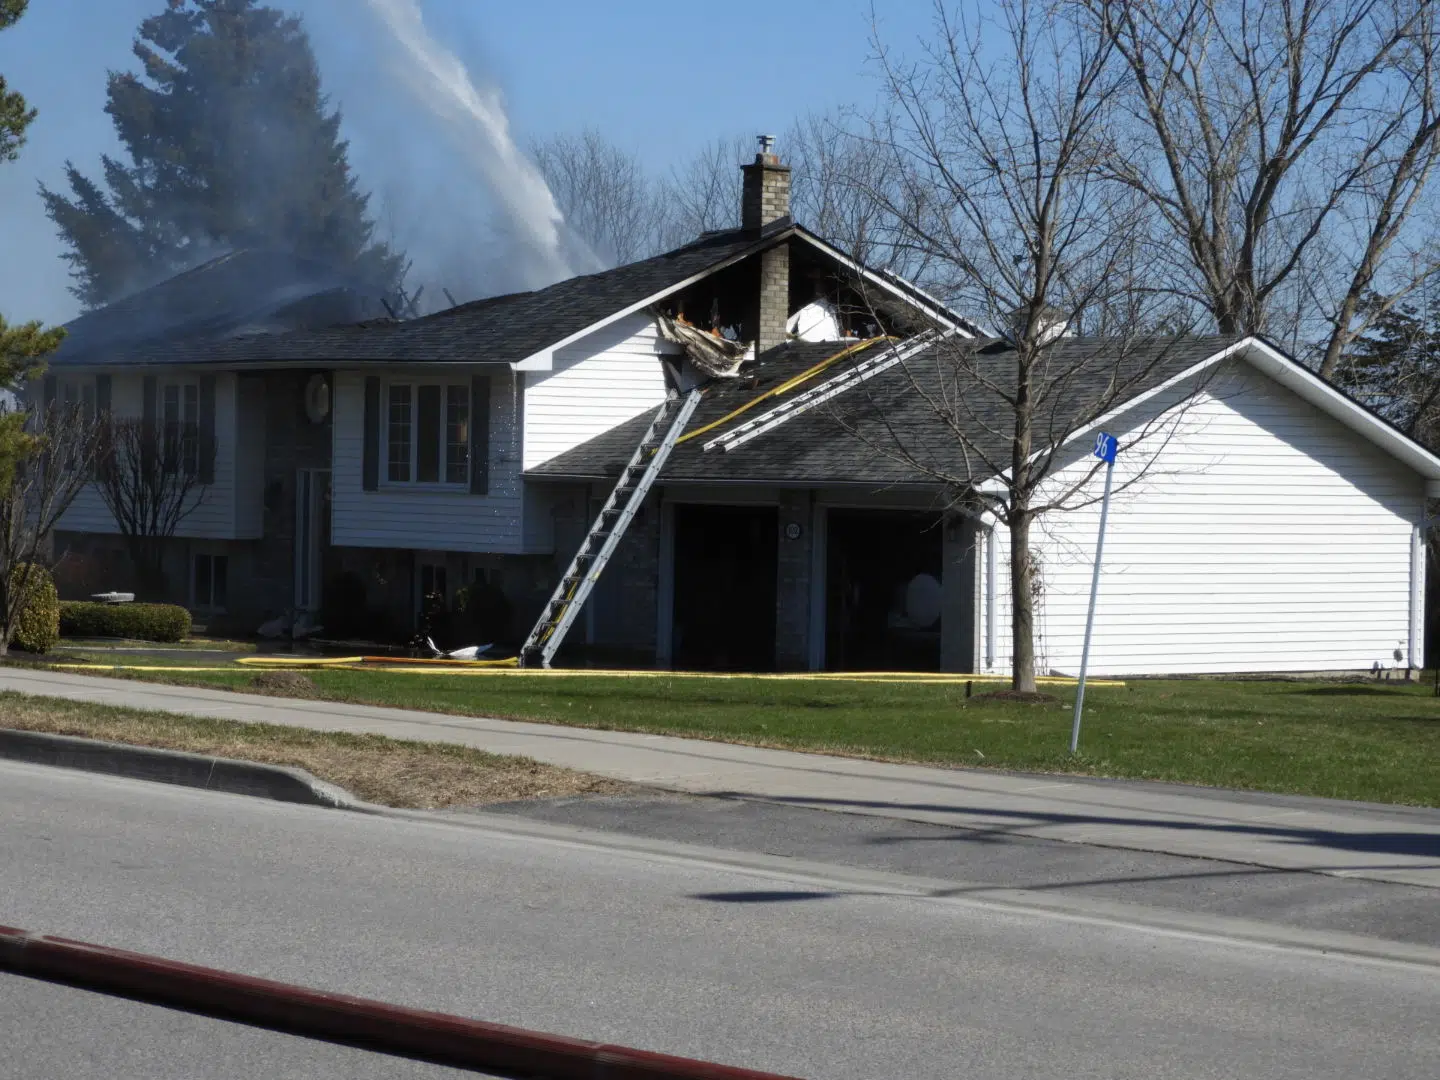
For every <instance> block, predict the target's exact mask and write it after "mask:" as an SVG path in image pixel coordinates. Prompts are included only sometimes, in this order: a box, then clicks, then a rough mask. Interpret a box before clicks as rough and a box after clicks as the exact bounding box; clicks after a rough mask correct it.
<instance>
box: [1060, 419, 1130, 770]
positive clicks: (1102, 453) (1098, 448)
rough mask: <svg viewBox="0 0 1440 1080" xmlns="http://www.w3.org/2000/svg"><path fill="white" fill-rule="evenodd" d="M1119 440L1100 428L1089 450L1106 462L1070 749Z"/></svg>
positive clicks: (1076, 741) (1076, 737)
mask: <svg viewBox="0 0 1440 1080" xmlns="http://www.w3.org/2000/svg"><path fill="white" fill-rule="evenodd" d="M1117 449H1119V444H1118V443H1117V442H1116V440H1115V436H1114V435H1108V434H1106V433H1105V432H1103V431H1102V432H1100V433H1099V434H1098V435H1096V436H1095V447H1094V449H1093V450H1092V451H1091V453H1093V454H1094V455H1095V456H1096V457H1097V458H1099V459H1100V460H1101V461H1103V462H1105V495H1104V497H1103V498H1102V499H1101V500H1100V536H1099V538H1098V539H1097V540H1096V541H1095V574H1094V576H1093V577H1091V579H1090V611H1089V612H1088V613H1087V614H1086V616H1085V644H1084V646H1083V647H1082V648H1081V650H1080V679H1079V681H1078V682H1077V683H1076V685H1075V721H1074V723H1073V724H1072V725H1071V726H1070V753H1072V754H1073V753H1076V752H1077V751H1078V750H1079V748H1080V712H1081V710H1082V709H1083V708H1084V707H1085V670H1086V668H1088V667H1089V666H1090V634H1091V632H1092V631H1094V629H1095V596H1096V594H1097V593H1099V591H1100V557H1101V555H1103V554H1104V553H1105V519H1106V518H1107V517H1108V516H1109V514H1110V483H1111V481H1112V480H1114V479H1115V451H1116V450H1117Z"/></svg>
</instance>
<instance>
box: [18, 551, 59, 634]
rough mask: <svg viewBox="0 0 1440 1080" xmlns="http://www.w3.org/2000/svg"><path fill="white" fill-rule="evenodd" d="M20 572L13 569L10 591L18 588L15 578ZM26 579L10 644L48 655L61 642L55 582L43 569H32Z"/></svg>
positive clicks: (36, 567) (32, 567)
mask: <svg viewBox="0 0 1440 1080" xmlns="http://www.w3.org/2000/svg"><path fill="white" fill-rule="evenodd" d="M22 572H23V568H22V567H19V566H17V567H16V568H15V570H14V572H13V573H12V574H11V582H12V587H13V586H14V585H18V584H19V582H18V581H17V580H16V575H18V574H21V573H22ZM25 577H26V581H25V598H24V599H23V600H22V601H21V602H20V610H19V611H18V612H16V614H15V625H14V626H13V627H11V632H10V643H11V644H12V645H14V646H15V647H16V648H19V649H24V650H25V651H26V652H31V653H45V652H49V651H50V650H51V649H53V648H54V647H55V643H56V642H57V641H59V640H60V601H59V599H58V598H57V597H56V596H55V582H54V581H53V580H52V579H51V577H50V571H49V570H46V569H45V568H44V567H43V566H35V565H32V566H31V567H30V569H29V573H28V574H26V575H25Z"/></svg>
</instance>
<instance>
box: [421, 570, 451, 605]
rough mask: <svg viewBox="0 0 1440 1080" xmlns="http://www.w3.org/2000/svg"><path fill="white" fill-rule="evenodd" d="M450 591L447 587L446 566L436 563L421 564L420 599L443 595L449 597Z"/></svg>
mask: <svg viewBox="0 0 1440 1080" xmlns="http://www.w3.org/2000/svg"><path fill="white" fill-rule="evenodd" d="M449 595H450V594H449V591H448V590H447V589H446V588H445V567H443V566H436V565H435V564H434V563H421V564H420V599H421V601H422V602H423V601H424V599H425V597H427V596H443V597H446V598H447V599H448V598H449Z"/></svg>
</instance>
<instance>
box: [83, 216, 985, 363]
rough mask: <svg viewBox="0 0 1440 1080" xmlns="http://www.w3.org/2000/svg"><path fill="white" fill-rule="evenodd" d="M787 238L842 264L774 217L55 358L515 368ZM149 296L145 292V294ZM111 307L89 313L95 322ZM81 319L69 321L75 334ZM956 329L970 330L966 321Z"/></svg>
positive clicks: (929, 308) (934, 310) (934, 311)
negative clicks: (602, 257)
mask: <svg viewBox="0 0 1440 1080" xmlns="http://www.w3.org/2000/svg"><path fill="white" fill-rule="evenodd" d="M793 237H800V238H802V239H803V240H805V241H808V242H809V243H810V244H811V245H812V247H811V250H813V251H815V252H816V254H817V255H819V256H824V257H829V258H836V259H842V260H843V258H844V256H843V255H842V254H839V253H837V252H835V251H834V249H833V248H831V247H830V246H829V245H828V244H826V243H825V242H824V241H823V240H820V239H819V238H818V237H816V236H815V235H814V234H812V233H810V232H808V231H807V230H805V229H804V228H802V227H801V226H798V225H796V224H794V223H793V222H792V221H791V220H790V219H789V218H784V219H781V220H780V221H778V222H775V223H773V224H772V225H770V226H767V227H766V228H765V229H763V230H760V231H758V232H757V231H754V230H743V229H729V230H724V231H720V232H715V233H708V234H706V235H704V236H701V237H700V238H699V239H697V240H695V241H693V242H692V243H689V244H686V245H684V246H682V247H679V248H676V249H674V250H673V251H668V252H666V253H665V254H663V255H656V256H654V257H653V258H649V259H642V260H641V261H639V262H634V263H629V264H627V265H625V266H617V267H615V268H614V269H612V270H605V271H602V272H600V273H596V274H586V275H582V276H580V277H573V278H568V279H566V280H565V281H560V282H557V283H555V284H554V285H550V286H548V287H546V288H543V289H536V290H534V291H532V292H520V293H508V294H506V295H503V296H491V297H486V298H484V299H481V300H475V301H472V302H471V303H467V304H460V305H458V306H456V307H453V308H450V309H448V310H446V311H441V312H436V313H434V314H432V315H426V316H424V317H422V318H418V319H410V320H407V321H404V322H397V321H394V320H389V319H376V320H372V321H370V322H365V323H350V322H348V321H347V323H346V324H345V325H329V326H322V327H320V328H317V329H306V330H298V331H294V332H289V333H274V334H257V335H252V336H245V337H231V338H229V339H226V338H225V336H224V335H221V334H206V333H189V332H176V333H171V334H170V335H169V336H168V337H164V338H159V339H157V338H155V337H153V336H152V337H150V338H147V339H146V340H144V341H143V342H141V343H138V344H137V343H133V342H132V343H129V344H126V343H117V344H116V345H115V346H114V347H113V348H110V349H108V350H104V351H99V352H97V351H94V350H92V349H89V348H86V349H84V350H83V351H84V353H85V355H83V356H82V355H80V352H81V350H79V349H72V350H67V351H65V355H62V356H58V357H57V360H58V362H60V363H61V364H64V363H86V364H106V365H115V366H123V365H136V366H141V365H143V366H151V365H167V364H177V365H188V364H207V365H209V364H213V365H219V366H225V365H230V366H264V365H267V364H274V365H288V364H310V363H316V364H326V363H336V364H344V363H362V364H370V363H397V364H403V363H414V364H475V363H517V362H519V361H521V360H524V359H526V358H527V357H530V356H533V355H534V354H536V353H538V352H541V351H543V350H545V349H547V348H550V347H552V346H554V345H555V344H557V343H558V342H561V341H564V340H566V339H567V338H570V337H573V336H575V335H578V334H580V333H582V332H584V331H585V330H587V329H588V328H590V327H592V326H594V325H595V324H597V323H599V322H602V321H603V320H605V319H607V318H610V317H611V316H614V315H616V314H617V313H619V312H622V311H625V310H627V309H629V308H633V307H635V306H636V305H640V304H643V303H644V302H645V301H647V300H650V299H652V298H659V297H661V296H665V295H667V294H669V293H671V292H673V291H675V290H677V289H679V288H680V287H682V286H683V285H685V284H686V283H687V282H690V281H692V280H695V279H699V278H702V277H704V276H706V275H708V274H711V273H714V272H716V271H719V270H721V269H723V268H724V267H726V266H729V265H731V264H734V263H738V262H740V261H741V260H743V259H745V258H746V257H747V256H750V255H753V254H757V253H759V252H761V251H764V250H766V249H768V248H770V247H773V246H775V245H777V244H780V243H785V242H788V241H789V240H790V239H791V238H793ZM181 276H182V277H184V276H185V275H181ZM885 280H886V281H887V282H888V283H889V285H891V286H892V287H894V288H895V289H897V290H898V291H900V292H901V293H902V294H904V296H905V297H906V298H907V299H908V301H909V302H910V303H912V304H913V305H914V308H915V310H916V311H918V312H922V313H924V315H925V316H926V317H927V318H928V317H940V318H946V319H950V320H955V318H956V317H955V315H954V313H953V312H948V311H946V310H945V309H944V308H943V307H940V306H939V305H937V303H936V302H935V301H934V300H932V299H931V298H929V297H927V296H925V295H924V294H923V293H920V292H918V291H916V290H915V289H914V288H913V287H911V286H909V285H908V284H907V283H905V282H903V281H901V280H900V279H898V278H894V277H891V276H887V277H886V278H885ZM175 282H178V279H172V281H171V282H167V283H165V284H164V285H162V286H157V287H156V288H157V289H159V288H166V287H169V286H170V285H172V284H174V283H175ZM153 291H154V290H147V293H149V292H153ZM143 295H144V294H137V296H136V297H132V298H130V299H128V300H126V301H121V302H120V303H121V304H126V305H129V304H130V303H131V301H132V300H133V301H138V300H140V298H141V297H142V296H143ZM116 306H117V305H111V307H110V308H105V309H103V310H102V311H100V312H96V313H94V314H95V316H103V315H105V314H106V313H108V312H110V311H111V309H112V308H115V307H116ZM90 317H91V316H85V317H84V318H90ZM81 321H83V320H77V322H76V324H74V325H75V327H76V329H77V330H79V329H80V327H79V323H80V322H81ZM337 321H338V320H337ZM966 328H967V330H971V331H972V332H973V328H971V327H969V326H968V324H966Z"/></svg>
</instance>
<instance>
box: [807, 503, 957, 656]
mask: <svg viewBox="0 0 1440 1080" xmlns="http://www.w3.org/2000/svg"><path fill="white" fill-rule="evenodd" d="M943 545H944V537H943V530H942V529H941V527H940V519H939V517H938V516H937V515H935V514H918V513H911V512H907V511H898V510H831V511H830V512H829V519H828V539H827V541H826V551H827V558H826V562H827V567H826V581H825V666H826V667H827V668H829V669H830V670H832V671H938V670H939V669H940V609H941V602H940V601H941V596H940V579H941V577H940V576H941V565H942V553H943Z"/></svg>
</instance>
